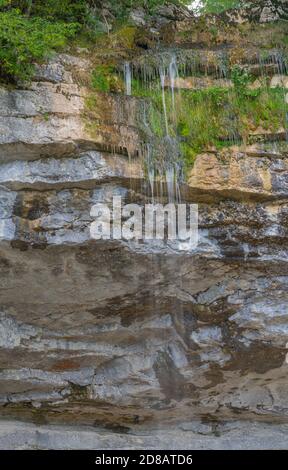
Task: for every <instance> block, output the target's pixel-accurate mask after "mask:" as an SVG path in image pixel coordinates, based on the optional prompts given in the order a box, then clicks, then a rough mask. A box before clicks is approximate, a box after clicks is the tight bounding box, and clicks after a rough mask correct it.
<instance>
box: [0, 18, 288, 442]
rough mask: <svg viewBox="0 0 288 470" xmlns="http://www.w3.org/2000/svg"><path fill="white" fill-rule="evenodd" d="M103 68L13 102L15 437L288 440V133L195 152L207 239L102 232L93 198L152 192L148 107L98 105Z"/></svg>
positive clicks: (65, 68) (9, 317)
mask: <svg viewBox="0 0 288 470" xmlns="http://www.w3.org/2000/svg"><path fill="white" fill-rule="evenodd" d="M165 14H167V15H168V13H165ZM163 15H164V13H163ZM137 18H138V19H137V21H140V20H139V18H140V16H139V15H138V16H137ZM135 21H136V20H135ZM87 68H88V69H89V63H88V61H87V60H86V59H85V60H84V59H79V58H75V57H73V56H67V55H64V56H63V55H62V56H60V58H58V60H56V59H55V60H53V61H52V62H51V63H49V64H48V65H46V66H41V67H40V68H39V70H38V71H37V75H36V77H35V79H34V81H33V82H32V84H31V85H29V86H27V87H24V86H23V87H22V88H19V89H17V90H7V89H3V90H2V91H1V94H0V114H1V117H0V128H1V133H0V161H1V166H0V278H1V286H0V293H1V304H0V364H1V365H0V369H1V370H0V405H1V408H0V413H1V416H2V418H3V419H5V421H3V422H2V424H1V429H2V430H1V435H0V447H7V446H10V447H12V448H32V447H35V446H36V447H37V448H63V447H64V448H81V447H83V445H84V444H83V443H84V442H85V447H89V448H103V446H104V447H112V448H126V447H127V448H132V447H137V448H142V447H143V448H145V447H146V448H147V447H151V446H152V445H153V446H154V447H155V448H167V443H169V448H174V447H175V448H176V447H177V446H178V447H179V445H180V444H181V445H180V446H181V448H186V447H187V448H203V447H205V448H207V447H209V448H229V447H231V446H233V447H234V448H250V447H251V448H259V447H262V448H263V447H265V446H266V445H267V447H271V448H282V447H285V446H286V447H287V443H286V441H285V439H286V438H285V436H286V434H287V430H286V427H287V424H286V423H287V421H288V398H287V393H286V391H287V364H286V362H285V359H286V354H287V342H288V339H287V338H288V326H287V325H288V309H287V304H288V302H287V300H288V299H287V292H288V289H287V283H288V272H287V253H288V252H287V244H288V243H287V220H288V209H287V190H288V180H287V152H288V150H287V144H286V143H285V135H284V134H285V130H279V133H278V134H271V133H269V131H265V139H262V140H261V139H260V140H261V142H258V143H255V144H254V145H246V146H234V147H233V148H230V149H229V150H223V151H216V150H215V149H210V150H209V151H207V152H206V153H205V154H202V155H199V156H198V157H197V159H196V161H195V165H194V167H193V169H192V170H191V172H190V174H189V177H188V179H187V183H186V184H183V186H182V187H181V194H182V200H183V202H189V203H198V204H199V237H200V238H199V244H198V247H197V248H196V249H193V250H190V251H188V252H187V251H181V250H180V249H179V245H177V243H166V242H162V241H147V240H146V241H144V242H135V241H134V242H133V241H130V242H129V241H125V240H120V241H116V240H115V241H113V240H102V241H93V240H91V236H90V225H91V223H92V221H93V218H92V217H91V215H90V211H91V207H92V206H93V205H94V204H95V203H98V202H105V203H107V204H109V205H111V204H112V198H113V196H119V195H120V196H122V197H123V201H125V202H127V203H128V202H137V203H140V204H143V203H145V202H151V190H150V189H149V184H148V183H147V181H146V179H145V177H144V169H143V165H142V163H143V162H142V160H141V159H142V154H141V143H142V139H143V128H141V126H139V125H138V123H139V119H140V118H139V116H140V115H141V112H142V111H141V110H142V109H143V100H141V99H135V98H133V97H125V96H117V95H105V96H102V97H100V96H99V100H98V101H97V106H96V105H95V109H94V108H93V110H92V111H91V107H90V108H89V110H87V103H86V101H85V100H86V98H87V89H86V88H85V86H83V85H81V83H79V82H77V80H76V79H75V70H76V71H77V69H79V70H80V71H82V72H83V70H84V71H85V70H87ZM274 81H275V83H276V79H275V78H274ZM91 113H92V114H91ZM140 117H141V116H140ZM91 121H92V122H93V126H92V128H91V126H90V127H89V125H87V122H88V124H89V122H91ZM145 132H146V131H145ZM261 132H262V134H263V132H264V131H263V130H261V129H260V130H259V129H258V130H257V132H256V133H257V135H258V136H261V135H262V134H261ZM265 140H266V141H267V140H268V141H270V144H269V145H270V146H269V145H268V147H267V145H266V144H265ZM162 198H163V199H164V200H165V189H164V193H163V194H162ZM159 200H161V198H160V197H159ZM13 419H15V420H22V421H27V422H30V423H31V422H32V423H34V424H21V423H20V422H14V421H9V420H13ZM6 420H8V421H6ZM251 421H253V423H254V424H253V425H251ZM227 423H228V424H227ZM267 423H270V424H267ZM35 424H36V425H37V427H35ZM60 424H65V425H70V427H69V428H67V431H66V434H65V443H64V442H63V440H62V438H61V437H59V436H60V434H61V433H62V431H59V429H61V428H58V427H57V426H59V425H60ZM51 425H57V426H56V427H53V426H51ZM72 425H73V427H72ZM84 425H86V426H90V427H91V428H90V427H89V428H80V427H78V426H84ZM171 426H172V427H173V429H175V431H174V430H170V431H169V432H168V431H167V430H166V431H165V428H167V427H170V428H171ZM247 426H248V427H249V433H250V434H249V433H248V435H247V429H246V428H247ZM157 427H158V431H157ZM159 428H161V429H160V430H159ZM37 429H41V432H40V434H39V432H38V431H37V432H36V430H37ZM155 429H156V430H155ZM162 429H164V430H162ZM61 435H62V434H61ZM244 435H245V437H244ZM271 435H272V436H273V437H272V438H271ZM199 436H201V437H199ZM203 436H205V437H203ZM95 439H96V444H95ZM108 441H109V443H108ZM191 441H193V444H191ZM87 442H88V444H87ZM231 442H232V444H231Z"/></svg>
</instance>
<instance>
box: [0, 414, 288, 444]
mask: <svg viewBox="0 0 288 470" xmlns="http://www.w3.org/2000/svg"><path fill="white" fill-rule="evenodd" d="M181 428H182V429H177V430H171V429H166V430H156V429H155V430H152V431H147V430H146V431H143V432H142V433H141V434H136V433H129V434H125V433H123V432H122V433H121V432H118V433H115V432H114V433H113V432H111V431H110V432H109V431H107V430H106V431H103V430H97V429H95V428H91V427H74V428H71V427H69V426H62V427H59V426H41V427H39V426H35V425H28V424H23V423H19V422H13V421H7V422H6V421H4V422H2V425H1V429H0V449H8V450H9V449H12V450H14V449H19V450H21V449H31V450H37V449H40V450H46V449H56V450H62V449H67V450H71V449H72V450H73V449H87V450H88V449H91V450H98V449H99V450H106V449H111V448H112V449H113V450H123V449H128V450H129V449H138V450H141V449H148V448H149V449H151V450H153V449H155V450H158V449H163V450H167V449H169V450H179V449H183V450H185V449H187V450H203V449H205V450H221V449H224V450H226V449H230V450H231V449H232V450H234V449H238V450H245V449H249V450H257V449H263V448H266V449H271V450H274V449H282V450H286V449H287V444H288V443H287V425H281V426H277V427H276V426H273V425H263V424H262V425H257V424H253V423H249V426H247V423H241V422H240V423H225V424H223V425H222V426H217V425H214V426H209V425H205V424H202V423H201V422H193V423H187V424H186V425H183V426H182V427H181ZM220 431H221V436H219V432H220Z"/></svg>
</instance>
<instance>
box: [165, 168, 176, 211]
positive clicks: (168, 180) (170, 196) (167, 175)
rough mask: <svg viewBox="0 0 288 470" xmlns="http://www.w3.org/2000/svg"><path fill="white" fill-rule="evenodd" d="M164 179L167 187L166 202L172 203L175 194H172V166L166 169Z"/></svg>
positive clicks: (173, 172) (173, 176)
mask: <svg viewBox="0 0 288 470" xmlns="http://www.w3.org/2000/svg"><path fill="white" fill-rule="evenodd" d="M165 178H166V186H167V193H168V201H169V202H174V201H175V192H174V178H175V171H174V167H173V166H172V165H169V166H168V167H167V168H166V170H165Z"/></svg>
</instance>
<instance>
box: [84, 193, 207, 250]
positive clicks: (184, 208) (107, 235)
mask: <svg viewBox="0 0 288 470" xmlns="http://www.w3.org/2000/svg"><path fill="white" fill-rule="evenodd" d="M90 215H91V217H93V219H95V220H94V221H93V222H92V224H91V226H90V236H91V238H93V239H95V240H109V239H113V240H121V239H124V240H170V241H173V240H174V241H176V240H178V241H179V242H185V243H186V245H185V246H187V249H191V248H196V246H197V244H198V205H197V204H172V203H169V204H166V205H165V206H164V205H162V204H145V205H144V206H140V205H138V204H126V205H123V204H122V198H121V196H114V197H113V203H112V209H111V208H110V207H109V206H108V205H107V204H102V203H98V204H95V205H94V206H93V207H92V208H91V211H90Z"/></svg>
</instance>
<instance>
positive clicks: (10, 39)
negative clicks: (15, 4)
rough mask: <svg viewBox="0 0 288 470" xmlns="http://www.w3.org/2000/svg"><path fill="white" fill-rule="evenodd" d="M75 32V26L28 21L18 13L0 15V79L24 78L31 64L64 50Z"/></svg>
mask: <svg viewBox="0 0 288 470" xmlns="http://www.w3.org/2000/svg"><path fill="white" fill-rule="evenodd" d="M76 31H77V24H76V23H70V24H66V23H63V22H53V23H51V22H50V21H47V20H45V19H42V18H31V19H28V18H27V17H25V16H22V15H21V14H20V12H19V11H18V10H11V11H7V12H2V13H1V14H0V76H1V77H2V78H4V79H6V80H10V81H14V80H15V79H27V78H28V77H29V76H30V74H31V73H32V70H33V62H34V61H41V60H42V59H44V58H45V57H47V55H49V54H50V53H51V52H52V51H53V50H55V49H59V48H61V47H63V46H64V45H65V44H66V42H67V39H68V38H69V37H72V36H73V35H74V34H75V33H76Z"/></svg>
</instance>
